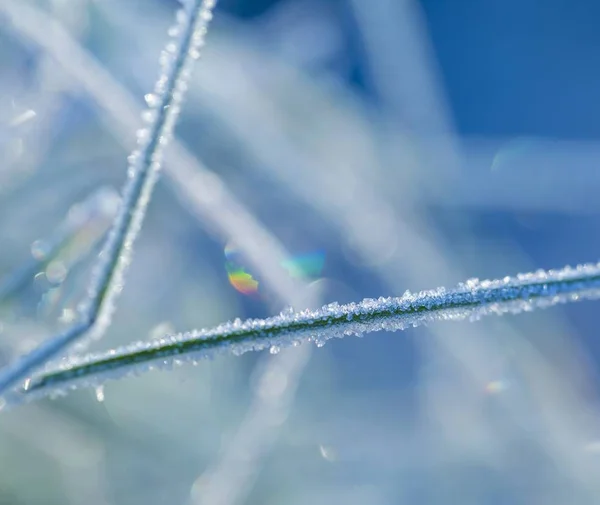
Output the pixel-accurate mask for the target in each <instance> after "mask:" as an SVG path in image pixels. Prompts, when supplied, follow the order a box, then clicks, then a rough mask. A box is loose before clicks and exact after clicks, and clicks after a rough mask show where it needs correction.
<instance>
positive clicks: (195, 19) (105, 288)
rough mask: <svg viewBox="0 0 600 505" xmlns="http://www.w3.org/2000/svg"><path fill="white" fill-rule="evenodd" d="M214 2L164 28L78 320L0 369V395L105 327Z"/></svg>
mask: <svg viewBox="0 0 600 505" xmlns="http://www.w3.org/2000/svg"><path fill="white" fill-rule="evenodd" d="M215 3H216V0H204V1H202V0H191V1H188V2H185V3H184V7H183V8H182V9H180V10H179V11H178V12H177V23H176V25H175V26H174V27H173V28H172V29H171V30H169V35H170V37H171V40H170V41H169V42H168V43H167V46H166V48H165V50H164V51H163V53H162V54H161V58H160V64H161V74H160V77H159V79H158V81H157V82H156V85H155V88H154V92H153V93H151V94H148V95H146V97H145V98H146V102H147V104H148V109H147V110H146V111H145V112H144V114H143V115H142V120H143V121H144V123H146V124H147V126H144V127H142V128H141V129H140V130H138V132H137V138H138V149H136V150H135V151H134V152H133V153H132V154H131V155H130V156H129V158H128V162H129V167H128V171H127V174H128V180H127V182H126V183H125V186H124V189H123V195H122V202H121V207H120V210H119V212H118V214H117V217H116V219H115V221H114V224H113V227H112V229H111V232H110V234H109V237H108V239H107V241H106V244H105V246H104V248H103V250H102V252H101V253H100V259H99V263H98V265H97V268H96V270H95V273H94V275H93V277H92V281H91V283H90V288H89V290H88V298H87V300H86V301H85V302H84V303H83V304H82V306H81V307H80V309H79V322H78V323H76V324H75V325H74V326H73V327H72V328H70V329H68V330H66V331H65V332H63V333H61V334H59V335H56V336H55V337H53V338H51V339H50V340H48V341H47V342H44V343H43V344H41V345H40V346H39V347H38V348H37V349H35V350H33V351H32V352H31V353H30V354H27V355H25V356H23V357H22V358H21V359H19V360H18V361H16V362H15V363H12V364H11V365H9V366H7V367H6V368H4V369H3V370H2V371H0V394H1V393H3V392H4V391H5V390H7V389H8V388H10V387H12V386H14V385H15V384H16V383H17V382H18V381H19V380H23V379H25V377H26V376H27V375H29V374H30V373H31V371H32V370H34V369H35V368H37V367H39V366H41V365H43V364H44V363H45V362H47V361H48V359H50V358H52V357H53V356H55V355H56V354H58V353H59V352H60V351H61V350H62V349H64V348H65V347H66V346H68V345H70V344H72V343H74V342H75V341H77V340H81V337H82V336H83V335H84V334H85V335H86V336H89V337H91V338H99V337H101V336H102V334H103V333H104V332H105V330H106V328H107V327H108V326H109V324H110V322H111V319H112V314H113V312H114V307H115V301H116V299H117V297H118V295H119V294H120V292H121V291H122V289H123V283H124V274H125V271H126V269H127V266H128V265H129V263H130V261H131V252H132V247H133V243H134V241H135V239H136V237H137V235H138V233H139V230H140V228H141V226H142V222H143V219H144V215H145V212H146V208H147V206H148V202H149V201H150V198H151V194H152V189H153V188H154V185H155V183H156V179H157V176H158V170H159V168H160V165H161V162H162V153H163V150H164V147H165V146H166V144H167V143H168V141H169V140H170V138H171V135H172V132H173V127H174V124H175V121H176V119H177V116H178V114H179V110H180V104H181V101H182V99H183V95H184V93H185V91H186V89H187V81H188V80H189V76H190V71H191V64H192V62H193V60H195V59H197V58H198V57H199V56H200V49H201V48H202V46H203V45H204V39H205V35H206V31H207V26H208V22H209V21H210V20H211V19H212V9H213V8H214V6H215Z"/></svg>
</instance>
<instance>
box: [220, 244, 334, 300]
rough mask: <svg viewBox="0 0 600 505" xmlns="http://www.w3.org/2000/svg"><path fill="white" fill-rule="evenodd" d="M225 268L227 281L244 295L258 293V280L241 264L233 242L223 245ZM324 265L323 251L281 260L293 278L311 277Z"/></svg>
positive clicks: (315, 276) (321, 269) (320, 270)
mask: <svg viewBox="0 0 600 505" xmlns="http://www.w3.org/2000/svg"><path fill="white" fill-rule="evenodd" d="M224 254H225V260H226V261H225V270H226V271H227V276H228V278H229V283H230V284H231V285H232V286H233V287H234V288H235V289H236V290H237V291H239V292H240V293H242V294H244V295H254V294H256V293H258V284H259V283H258V281H257V280H256V279H254V277H253V276H252V274H250V273H248V272H247V271H246V269H245V268H244V266H243V265H242V258H241V254H240V252H239V250H238V249H237V247H235V245H234V244H232V243H228V244H227V245H226V246H225V250H224ZM324 265H325V252H324V251H313V252H309V253H305V254H299V255H297V256H293V257H291V258H288V259H286V260H284V261H282V262H281V266H282V267H283V268H284V269H285V270H287V272H288V273H289V275H290V277H292V278H294V279H313V278H317V277H319V276H320V275H321V272H322V271H323V267H324Z"/></svg>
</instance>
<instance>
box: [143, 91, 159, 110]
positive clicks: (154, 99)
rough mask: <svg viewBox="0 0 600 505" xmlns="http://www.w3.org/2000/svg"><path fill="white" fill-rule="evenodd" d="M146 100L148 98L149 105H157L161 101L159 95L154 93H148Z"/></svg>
mask: <svg viewBox="0 0 600 505" xmlns="http://www.w3.org/2000/svg"><path fill="white" fill-rule="evenodd" d="M144 100H146V103H147V104H148V107H156V106H157V105H158V102H159V98H158V96H157V95H155V94H154V93H148V94H147V95H145V96H144Z"/></svg>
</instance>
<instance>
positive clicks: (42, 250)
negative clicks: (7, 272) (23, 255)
mask: <svg viewBox="0 0 600 505" xmlns="http://www.w3.org/2000/svg"><path fill="white" fill-rule="evenodd" d="M49 252H50V244H48V242H46V241H45V240H36V241H35V242H34V243H33V244H31V255H32V256H33V257H34V258H35V259H36V260H43V259H44V258H45V257H46V256H47V255H48V253H49Z"/></svg>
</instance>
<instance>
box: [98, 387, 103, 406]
mask: <svg viewBox="0 0 600 505" xmlns="http://www.w3.org/2000/svg"><path fill="white" fill-rule="evenodd" d="M96 400H98V401H99V402H103V401H104V386H98V387H97V388H96Z"/></svg>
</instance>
